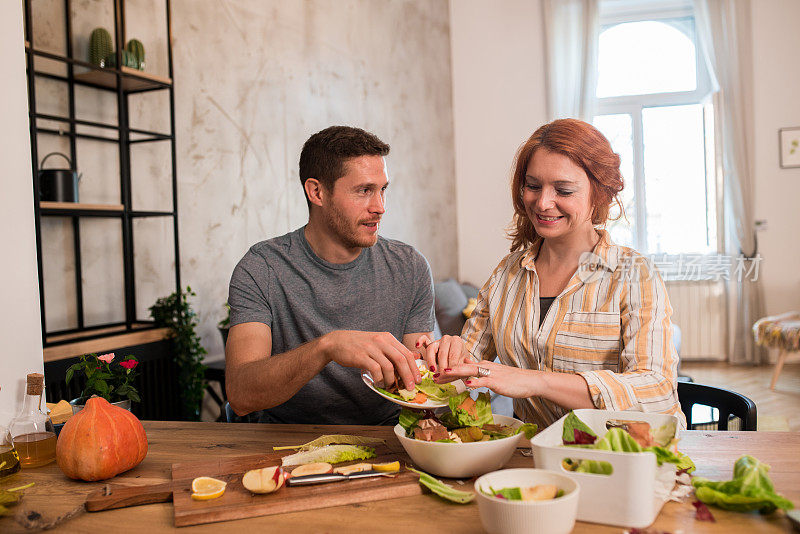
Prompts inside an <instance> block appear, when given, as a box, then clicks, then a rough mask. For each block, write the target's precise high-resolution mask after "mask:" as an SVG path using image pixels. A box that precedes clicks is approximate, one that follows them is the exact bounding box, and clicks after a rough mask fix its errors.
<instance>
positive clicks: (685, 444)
mask: <svg viewBox="0 0 800 534" xmlns="http://www.w3.org/2000/svg"><path fill="white" fill-rule="evenodd" d="M144 425H145V429H146V431H147V436H148V439H149V442H150V450H149V453H148V455H147V458H145V460H144V461H143V462H142V463H141V464H140V465H139V466H138V467H137V468H136V469H133V470H131V471H129V472H127V473H124V474H122V475H120V476H119V477H117V478H115V479H113V480H112V481H113V482H114V483H123V484H155V483H160V482H165V481H169V480H170V473H171V471H170V469H171V465H172V463H173V462H186V461H192V460H200V459H207V458H213V457H221V456H226V457H227V456H239V455H247V454H253V453H259V452H272V446H274V445H275V446H277V445H295V444H299V443H304V442H306V441H310V440H311V439H314V438H316V437H318V436H319V435H321V434H333V433H346V434H359V435H365V436H374V437H380V438H383V439H386V441H387V443H389V444H394V445H396V446H397V447H398V448H399V446H400V445H399V443H397V439H396V438H395V437H394V434H393V433H392V429H391V428H389V427H330V426H328V427H326V426H314V425H248V424H227V423H183V422H153V421H146V422H145V423H144ZM679 448H680V450H682V451H683V452H685V453H687V454H688V455H689V456H691V457H692V459H693V460H694V461H695V463H696V464H697V472H696V474H697V475H700V476H705V477H708V478H712V479H718V480H722V479H730V477H731V475H732V470H733V463H734V461H736V459H737V458H739V456H741V455H742V454H751V455H753V456H755V457H756V458H758V459H759V460H761V461H764V462H766V463H768V464H770V465H771V466H772V470H771V471H770V476H771V478H772V480H773V482H774V484H775V488H776V489H777V491H778V492H780V493H782V494H783V495H784V496H785V497H787V498H788V499H790V500H792V501H794V502H795V503H796V504H798V505H800V432H703V431H691V432H685V433H683V437H682V439H681V442H680V447H679ZM531 465H532V459H531V458H526V457H524V456H523V455H522V454H521V450H518V451H517V452H516V453H515V455H514V457H513V458H512V460H511V462H510V463H509V467H528V466H531ZM27 482H35V483H36V485H35V486H34V487H32V488H30V489H28V490H26V492H25V497H24V499H23V500H22V502H21V503H20V505H17V507H16V508H15V511H16V510H18V509H20V508H22V509H24V510H36V511H38V512H40V513H41V514H42V515H43V516H44V517H45V518H46V519H53V518H55V517H58V516H59V515H61V514H64V513H66V512H68V511H70V510H72V509H74V508H75V507H77V506H80V504H81V503H82V502H83V500H84V498H85V496H86V494H88V493H89V492H91V491H95V490H97V489H99V488H100V487H101V486H102V484H103V483H86V482H75V481H72V480H69V479H67V478H66V477H65V476H64V475H63V474H62V473H61V471H60V470H59V469H58V467H57V466H56V465H55V464H54V463H53V464H50V465H48V466H44V467H40V468H37V469H27V470H22V471H20V473H18V474H17V475H14V476H12V477H9V479H7V480H3V481H2V482H0V487H2V488H9V487H14V486H17V485H21V484H24V483H27ZM466 487H469V484H467V486H466ZM712 511H713V514H714V516H715V517H716V519H717V522H716V523H706V522H700V521H696V520H695V519H694V508H693V507H692V505H691V504H690V502H689V501H687V502H685V503H675V502H668V503H667V504H666V505H665V506H664V509H663V510H662V512H661V514H660V515H659V516H658V518H657V520H656V522H655V523H654V525H653V526H652V528H656V529H659V530H663V531H668V532H677V531H683V532H726V533H729V532H756V531H757V532H789V531H791V526H790V524H789V520H788V519H787V518H786V517H785V516H784V515H783V514H782V513H781V512H779V513H776V514H773V515H771V516H765V517H762V516H760V515H759V514H757V513H756V514H738V513H733V512H725V511H723V510H719V509H716V508H712ZM172 525H173V519H172V504H171V503H164V504H151V505H146V506H139V507H135V508H123V509H119V510H109V511H105V512H96V513H87V512H83V513H80V514H79V515H77V516H75V517H74V518H72V519H70V520H69V521H68V522H66V523H63V524H62V525H61V529H59V531H65V532H105V531H108V532H120V531H123V532H128V531H131V532H132V531H136V532H146V533H147V534H151V533H153V532H158V531H165V530H172V529H173V526H172ZM245 529H246V530H250V531H255V530H262V529H267V530H268V531H269V532H292V533H297V532H338V533H346V532H358V531H360V532H391V533H392V534H397V533H398V532H432V531H436V532H459V533H469V532H482V531H483V529H482V527H481V523H480V518H479V516H478V506H477V505H476V504H475V503H472V504H469V505H456V504H451V503H448V502H445V501H442V500H440V499H439V498H438V497H435V496H433V495H430V494H426V495H418V496H414V497H403V498H399V499H392V500H385V501H375V502H369V503H363V504H353V505H348V506H339V507H336V508H325V509H319V510H312V511H307V512H297V513H288V514H281V515H272V516H264V517H257V518H251V519H244V520H238V521H228V522H220V523H212V524H207V525H201V526H197V527H184V528H182V529H180V530H181V531H192V532H194V531H197V532H220V531H226V532H241V531H245ZM0 531H2V532H24V530H23V529H22V528H21V527H19V526H18V525H17V524H16V523H15V522H14V520H13V519H12V518H10V517H5V518H0ZM622 531H623V529H621V528H618V527H606V526H602V525H596V524H591V523H581V522H579V523H576V526H575V530H574V532H579V533H581V532H592V533H594V532H600V533H603V532H609V533H611V532H614V533H620V532H622Z"/></svg>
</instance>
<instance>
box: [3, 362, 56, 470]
mask: <svg viewBox="0 0 800 534" xmlns="http://www.w3.org/2000/svg"><path fill="white" fill-rule="evenodd" d="M42 393H44V375H42V374H40V373H31V374H29V375H28V383H27V388H26V391H25V399H24V400H23V402H22V411H20V413H19V415H18V416H17V417H15V418H14V419H13V420H12V421H11V424H10V425H9V428H8V429H9V431H10V432H11V439H12V441H13V444H14V448H15V449H16V451H17V454H18V455H19V463H20V465H21V466H22V468H23V469H25V468H28V467H39V466H42V465H46V464H49V463H50V462H52V461H53V460H55V459H56V432H55V429H54V428H53V423H52V421H50V417H48V415H47V414H46V413H44V411H43V410H42Z"/></svg>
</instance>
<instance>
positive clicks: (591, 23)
mask: <svg viewBox="0 0 800 534" xmlns="http://www.w3.org/2000/svg"><path fill="white" fill-rule="evenodd" d="M542 9H543V15H544V32H545V42H546V47H547V112H548V114H549V116H550V120H554V119H561V118H567V117H572V118H576V119H582V120H584V121H586V122H591V121H592V118H593V117H594V113H595V109H596V106H597V98H596V92H597V48H598V40H599V36H600V6H599V1H598V0H543V2H542Z"/></svg>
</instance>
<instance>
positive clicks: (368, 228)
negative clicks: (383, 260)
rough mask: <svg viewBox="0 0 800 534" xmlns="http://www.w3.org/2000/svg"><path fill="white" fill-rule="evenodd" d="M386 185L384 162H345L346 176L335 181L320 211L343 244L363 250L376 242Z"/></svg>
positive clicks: (365, 158)
mask: <svg viewBox="0 0 800 534" xmlns="http://www.w3.org/2000/svg"><path fill="white" fill-rule="evenodd" d="M388 186H389V178H388V177H387V174H386V162H385V161H384V159H383V158H382V157H381V156H359V157H356V158H352V159H349V160H347V162H346V163H345V175H344V176H342V177H341V178H339V179H338V180H336V182H334V185H333V191H330V192H328V201H327V202H325V203H323V210H322V214H323V219H324V221H325V222H326V224H327V226H328V228H329V229H330V230H331V233H332V234H334V235H335V236H336V237H338V239H339V240H340V241H341V243H342V245H344V246H345V247H347V248H357V247H359V248H365V247H371V246H372V245H374V244H375V243H376V242H377V241H378V227H379V226H380V220H381V217H382V216H383V214H384V212H385V211H386V209H385V207H384V202H385V199H386V188H387V187H388Z"/></svg>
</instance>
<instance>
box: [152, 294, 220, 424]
mask: <svg viewBox="0 0 800 534" xmlns="http://www.w3.org/2000/svg"><path fill="white" fill-rule="evenodd" d="M190 296H192V297H193V296H195V292H194V291H192V288H191V287H188V286H187V287H186V291H176V292H175V293H172V294H171V295H169V296H167V297H162V298H160V299H158V300H157V301H156V303H155V304H153V305H152V306H151V307H150V315H151V316H152V317H153V320H154V321H155V324H156V326H159V327H168V328H169V329H170V330H172V336H171V337H172V342H173V351H174V355H175V363H176V365H177V367H178V387H179V390H180V394H181V404H182V411H183V418H184V419H185V420H187V421H199V420H200V404H201V402H202V401H203V394H204V393H205V389H206V378H205V371H206V366H205V364H203V357H204V355H205V354H206V349H204V348H203V346H202V345H201V344H200V336H199V335H198V333H197V332H196V330H195V328H196V327H197V314H196V313H195V311H194V310H193V309H192V306H191V304H189V297H190Z"/></svg>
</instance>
